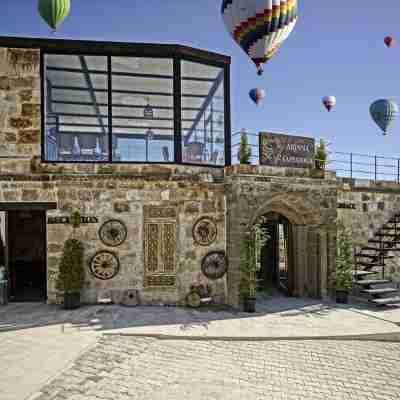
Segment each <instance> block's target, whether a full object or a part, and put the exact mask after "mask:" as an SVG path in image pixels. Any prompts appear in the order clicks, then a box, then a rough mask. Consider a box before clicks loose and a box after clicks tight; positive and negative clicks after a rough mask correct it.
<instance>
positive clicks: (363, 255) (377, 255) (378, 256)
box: [355, 253, 394, 260]
mask: <svg viewBox="0 0 400 400" xmlns="http://www.w3.org/2000/svg"><path fill="white" fill-rule="evenodd" d="M355 256H356V257H368V258H384V259H385V260H386V259H389V258H394V256H382V255H380V254H362V253H357V254H355Z"/></svg>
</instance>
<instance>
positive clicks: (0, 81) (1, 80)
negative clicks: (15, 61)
mask: <svg viewBox="0 0 400 400" xmlns="http://www.w3.org/2000/svg"><path fill="white" fill-rule="evenodd" d="M10 89H11V82H10V78H9V77H8V76H0V90H10Z"/></svg>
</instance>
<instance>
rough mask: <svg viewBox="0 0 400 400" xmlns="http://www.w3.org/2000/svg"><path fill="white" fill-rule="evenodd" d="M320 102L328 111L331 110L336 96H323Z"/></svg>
mask: <svg viewBox="0 0 400 400" xmlns="http://www.w3.org/2000/svg"><path fill="white" fill-rule="evenodd" d="M322 103H323V104H324V106H325V108H326V109H327V110H328V111H331V110H332V108H333V107H335V105H336V97H335V96H325V97H323V98H322Z"/></svg>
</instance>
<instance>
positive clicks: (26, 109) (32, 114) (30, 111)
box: [22, 103, 40, 118]
mask: <svg viewBox="0 0 400 400" xmlns="http://www.w3.org/2000/svg"><path fill="white" fill-rule="evenodd" d="M39 115H40V104H34V103H23V104H22V116H23V117H27V118H37V117H38V116H39Z"/></svg>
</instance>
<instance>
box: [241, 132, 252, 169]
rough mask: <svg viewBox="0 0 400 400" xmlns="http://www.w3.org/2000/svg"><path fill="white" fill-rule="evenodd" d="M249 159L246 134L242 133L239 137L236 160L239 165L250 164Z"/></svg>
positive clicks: (249, 151)
mask: <svg viewBox="0 0 400 400" xmlns="http://www.w3.org/2000/svg"><path fill="white" fill-rule="evenodd" d="M250 157H251V146H250V145H249V141H248V139H247V134H246V133H245V132H242V134H241V135H240V144H239V151H238V159H239V162H240V164H250Z"/></svg>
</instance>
